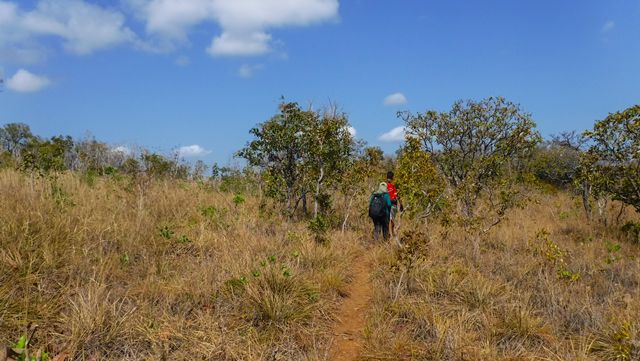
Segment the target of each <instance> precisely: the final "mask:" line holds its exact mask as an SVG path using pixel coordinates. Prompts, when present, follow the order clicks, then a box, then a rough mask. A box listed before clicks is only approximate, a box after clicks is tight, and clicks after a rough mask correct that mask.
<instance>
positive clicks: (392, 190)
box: [387, 181, 398, 201]
mask: <svg viewBox="0 0 640 361" xmlns="http://www.w3.org/2000/svg"><path fill="white" fill-rule="evenodd" d="M387 191H388V192H389V198H391V200H392V201H395V200H396V199H398V190H397V189H396V186H395V185H394V184H393V183H391V182H389V181H387Z"/></svg>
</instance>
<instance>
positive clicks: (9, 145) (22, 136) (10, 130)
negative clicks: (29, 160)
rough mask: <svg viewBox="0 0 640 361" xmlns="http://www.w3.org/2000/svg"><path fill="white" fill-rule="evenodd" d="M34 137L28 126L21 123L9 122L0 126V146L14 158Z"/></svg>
mask: <svg viewBox="0 0 640 361" xmlns="http://www.w3.org/2000/svg"><path fill="white" fill-rule="evenodd" d="M34 138H35V137H34V135H33V134H32V133H31V129H30V128H29V126H28V125H26V124H23V123H9V124H6V125H5V126H4V127H2V128H0V146H2V148H3V149H4V150H6V151H7V152H9V153H10V154H11V155H12V156H13V157H14V158H17V157H18V156H19V155H20V152H21V151H22V149H23V148H24V147H25V146H26V145H27V143H29V141H30V140H32V139H34Z"/></svg>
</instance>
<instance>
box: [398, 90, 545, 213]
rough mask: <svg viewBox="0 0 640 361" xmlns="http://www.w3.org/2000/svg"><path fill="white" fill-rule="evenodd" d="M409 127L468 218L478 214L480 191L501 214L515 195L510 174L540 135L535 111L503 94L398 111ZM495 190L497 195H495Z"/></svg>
mask: <svg viewBox="0 0 640 361" xmlns="http://www.w3.org/2000/svg"><path fill="white" fill-rule="evenodd" d="M400 116H401V117H402V118H404V120H405V122H406V127H407V133H408V134H409V135H410V136H414V137H417V138H418V139H419V140H420V141H422V144H423V147H424V149H425V150H426V151H427V152H428V153H429V154H430V155H431V157H432V158H433V159H434V161H435V163H436V165H437V167H438V169H439V171H440V173H441V174H442V175H443V176H444V178H445V180H446V181H447V184H448V185H449V186H450V187H451V188H452V189H453V190H454V195H455V197H456V199H457V201H458V203H459V205H460V208H461V211H462V215H463V216H464V218H465V219H466V220H467V221H470V220H473V219H474V218H475V216H476V205H477V202H478V199H479V198H480V196H481V195H483V194H486V195H487V196H489V198H490V199H489V202H490V203H491V204H492V205H493V207H492V208H494V209H495V210H496V211H497V214H498V216H502V214H503V210H504V208H505V207H508V206H509V204H511V203H512V199H511V197H505V196H506V193H504V192H501V191H500V189H508V188H509V187H510V184H507V183H508V182H507V180H509V178H510V177H509V176H510V175H512V174H513V173H514V171H516V172H517V171H518V170H519V167H521V165H522V161H523V160H524V159H525V158H527V157H528V156H530V154H531V151H532V150H533V149H534V148H535V146H536V144H537V143H538V142H539V141H540V135H539V134H538V132H537V131H536V130H535V123H534V121H533V120H532V118H531V115H529V114H528V113H525V112H523V111H522V110H521V109H520V107H519V106H518V105H516V104H514V103H511V102H509V101H507V100H505V99H504V98H501V97H497V98H494V97H490V98H487V99H484V100H481V101H479V102H476V101H471V100H468V101H466V102H463V101H458V102H456V103H454V104H453V107H452V108H451V110H450V111H449V112H443V113H439V112H436V111H433V110H431V111H427V112H426V113H424V114H417V115H412V114H410V113H400ZM494 196H497V197H494Z"/></svg>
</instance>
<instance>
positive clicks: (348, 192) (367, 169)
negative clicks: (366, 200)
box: [339, 147, 384, 233]
mask: <svg viewBox="0 0 640 361" xmlns="http://www.w3.org/2000/svg"><path fill="white" fill-rule="evenodd" d="M351 158H352V159H351V161H350V163H349V166H348V167H347V168H346V169H345V170H344V171H343V172H342V173H341V176H340V177H339V188H340V190H341V192H342V194H344V196H345V202H344V204H345V205H346V206H345V213H344V220H343V222H342V232H343V233H344V231H345V229H346V226H347V222H348V221H349V215H350V210H351V206H352V205H353V201H354V199H356V197H357V196H358V195H361V194H364V193H365V192H367V191H369V190H370V189H371V188H372V187H373V185H374V184H371V180H372V179H374V176H375V175H376V174H380V173H382V169H383V168H382V161H383V159H384V154H383V153H382V150H381V149H380V148H378V147H366V148H364V149H363V150H362V151H361V152H360V154H359V155H358V156H355V157H351Z"/></svg>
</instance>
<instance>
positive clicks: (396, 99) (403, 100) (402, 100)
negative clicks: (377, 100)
mask: <svg viewBox="0 0 640 361" xmlns="http://www.w3.org/2000/svg"><path fill="white" fill-rule="evenodd" d="M404 104H407V97H405V96H404V94H402V93H393V94H389V95H387V97H386V98H384V105H404Z"/></svg>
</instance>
